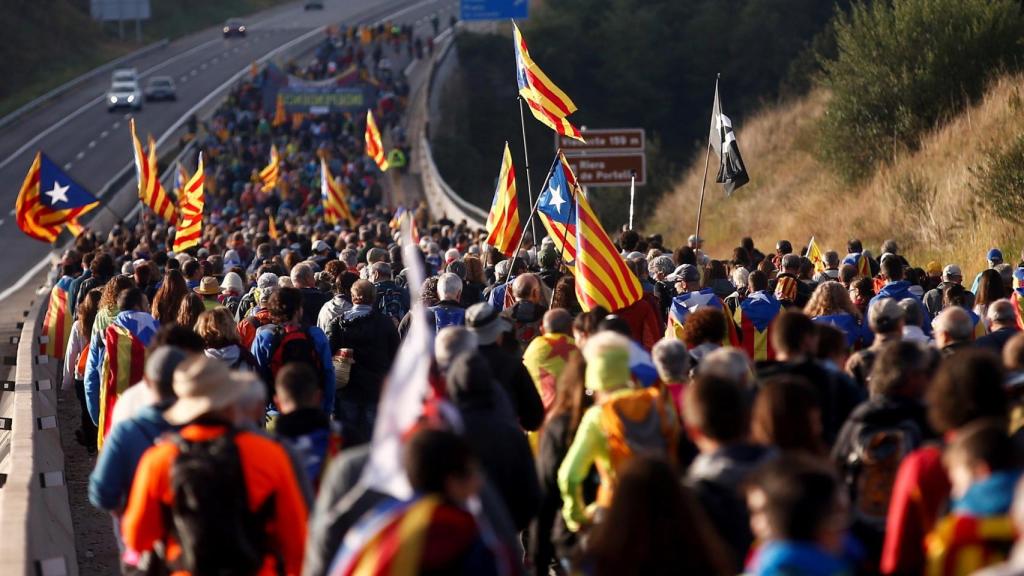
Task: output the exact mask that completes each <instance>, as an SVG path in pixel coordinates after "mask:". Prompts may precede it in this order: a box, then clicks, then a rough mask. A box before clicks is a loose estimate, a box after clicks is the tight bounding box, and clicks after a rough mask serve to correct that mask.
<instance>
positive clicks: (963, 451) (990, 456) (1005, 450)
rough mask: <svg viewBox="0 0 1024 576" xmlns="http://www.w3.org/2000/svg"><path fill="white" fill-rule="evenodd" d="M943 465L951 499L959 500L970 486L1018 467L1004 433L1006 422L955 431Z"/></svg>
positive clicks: (984, 421)
mask: <svg viewBox="0 0 1024 576" xmlns="http://www.w3.org/2000/svg"><path fill="white" fill-rule="evenodd" d="M943 463H944V464H945V465H946V470H947V471H948V472H949V481H950V484H952V491H951V495H952V497H953V498H954V499H960V498H963V497H964V495H965V494H966V493H967V490H968V489H969V488H970V487H971V485H972V484H974V483H976V482H979V481H981V480H984V479H986V478H988V477H989V476H991V475H992V474H993V473H995V472H1001V471H1004V470H1012V469H1014V468H1017V467H1018V466H1019V464H1020V462H1019V458H1017V457H1016V447H1015V446H1014V445H1013V441H1012V440H1011V439H1010V436H1009V435H1008V434H1007V432H1006V421H1005V420H1003V419H1001V418H982V419H980V420H975V421H974V422H971V423H970V424H968V425H966V426H964V427H963V428H961V429H960V430H958V431H957V433H956V436H955V437H954V438H953V441H952V442H951V443H950V444H949V446H948V447H947V448H946V451H945V454H944V455H943Z"/></svg>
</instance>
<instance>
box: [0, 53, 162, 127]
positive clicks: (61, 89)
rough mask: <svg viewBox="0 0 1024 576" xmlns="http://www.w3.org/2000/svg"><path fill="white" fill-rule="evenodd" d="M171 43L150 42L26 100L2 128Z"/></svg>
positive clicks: (0, 120)
mask: <svg viewBox="0 0 1024 576" xmlns="http://www.w3.org/2000/svg"><path fill="white" fill-rule="evenodd" d="M169 43H170V40H168V39H167V38H164V39H163V40H160V41H159V42H154V43H153V44H150V45H149V46H146V47H145V48H140V49H138V50H136V51H135V52H132V53H130V54H125V55H124V56H121V57H120V58H116V59H114V60H111V61H110V62H107V63H106V64H102V65H100V66H97V67H96V68H93V69H92V70H90V71H88V72H86V73H85V74H83V75H81V76H79V77H77V78H74V79H72V80H70V81H68V82H65V83H64V84H61V85H60V86H57V87H56V88H54V89H53V90H50V91H49V92H47V93H46V94H43V95H42V96H39V97H38V98H35V99H34V100H32V101H30V102H26V103H25V104H23V105H22V106H21V107H19V108H18V109H17V110H14V111H13V112H11V113H9V114H7V115H5V116H4V117H3V118H0V128H4V127H6V126H8V125H10V124H12V123H14V122H15V121H17V120H19V119H20V118H21V117H22V116H24V115H25V114H26V113H28V112H31V111H32V110H35V109H36V108H38V107H40V106H42V105H43V104H45V103H46V102H49V101H50V100H53V99H54V98H56V97H57V96H60V95H61V94H64V93H65V92H68V91H69V90H71V89H72V88H74V87H75V86H78V85H79V84H82V83H84V82H87V81H89V80H92V79H93V78H95V77H97V76H99V75H100V74H103V73H105V72H107V71H109V70H113V69H114V68H117V67H118V66H120V65H121V64H124V63H125V62H130V61H132V60H134V59H136V58H141V57H142V56H145V55H147V54H149V53H150V52H155V51H157V50H159V49H161V48H165V47H166V46H167V45H168V44H169Z"/></svg>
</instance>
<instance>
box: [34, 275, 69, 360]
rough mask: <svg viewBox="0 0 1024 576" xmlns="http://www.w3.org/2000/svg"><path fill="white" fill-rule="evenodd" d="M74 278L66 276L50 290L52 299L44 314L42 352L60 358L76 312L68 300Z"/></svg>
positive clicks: (62, 355) (61, 358)
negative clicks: (44, 337)
mask: <svg viewBox="0 0 1024 576" xmlns="http://www.w3.org/2000/svg"><path fill="white" fill-rule="evenodd" d="M72 280H73V278H71V277H70V276H64V277H63V278H61V279H60V280H58V281H57V284H55V285H54V287H53V289H51V290H50V301H49V303H48V304H47V306H46V315H45V316H43V334H45V335H46V343H45V344H43V345H42V346H41V347H40V353H41V354H45V355H47V356H49V357H51V358H56V359H58V360H63V359H64V351H65V349H66V347H67V343H68V338H69V337H70V336H71V324H72V322H73V321H74V314H73V313H72V311H71V305H70V302H69V301H68V289H69V288H70V287H71V282H72Z"/></svg>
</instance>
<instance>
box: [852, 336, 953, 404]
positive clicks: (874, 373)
mask: <svg viewBox="0 0 1024 576" xmlns="http://www.w3.org/2000/svg"><path fill="white" fill-rule="evenodd" d="M938 366H939V356H938V354H937V353H936V352H935V349H934V348H931V347H929V346H925V345H924V344H921V343H919V342H911V341H906V340H903V341H898V342H890V343H888V344H885V345H883V346H882V348H881V350H879V351H878V355H877V356H876V358H875V363H874V365H873V367H872V369H871V377H870V378H869V380H868V382H869V383H870V388H871V390H870V392H871V395H872V396H885V397H889V398H897V397H899V398H909V399H914V400H920V399H922V398H923V396H924V393H925V391H926V390H927V388H928V384H929V383H930V382H931V379H932V376H934V374H935V370H936V368H938Z"/></svg>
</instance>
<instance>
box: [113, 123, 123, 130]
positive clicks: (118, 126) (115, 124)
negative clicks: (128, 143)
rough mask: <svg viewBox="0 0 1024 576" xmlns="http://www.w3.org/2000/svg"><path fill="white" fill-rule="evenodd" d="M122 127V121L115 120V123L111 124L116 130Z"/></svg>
mask: <svg viewBox="0 0 1024 576" xmlns="http://www.w3.org/2000/svg"><path fill="white" fill-rule="evenodd" d="M120 127H121V123H120V122H114V124H113V125H112V126H111V128H113V129H114V130H117V129H118V128H120Z"/></svg>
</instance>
